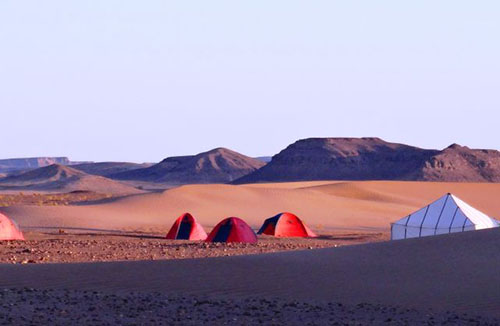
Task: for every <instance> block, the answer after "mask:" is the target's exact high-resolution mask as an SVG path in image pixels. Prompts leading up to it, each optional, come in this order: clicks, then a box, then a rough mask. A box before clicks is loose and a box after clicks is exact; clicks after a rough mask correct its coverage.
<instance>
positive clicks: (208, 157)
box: [110, 148, 265, 184]
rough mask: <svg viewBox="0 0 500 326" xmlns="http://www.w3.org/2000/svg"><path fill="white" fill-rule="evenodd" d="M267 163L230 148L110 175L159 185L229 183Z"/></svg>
mask: <svg viewBox="0 0 500 326" xmlns="http://www.w3.org/2000/svg"><path fill="white" fill-rule="evenodd" d="M264 165H265V163H264V162H262V161H260V160H258V159H254V158H251V157H248V156H245V155H242V154H240V153H237V152H234V151H231V150H229V149H226V148H216V149H213V150H211V151H208V152H204V153H200V154H197V155H192V156H176V157H169V158H166V159H164V160H163V161H161V162H160V163H158V164H155V165H153V166H151V167H148V168H144V169H136V170H131V171H126V172H121V173H117V174H112V175H110V177H111V178H113V179H118V180H135V181H149V182H158V183H172V184H187V183H226V182H231V181H233V180H236V179H238V178H240V177H242V176H244V175H246V174H249V173H251V172H254V171H255V170H257V169H259V168H261V167H262V166H264Z"/></svg>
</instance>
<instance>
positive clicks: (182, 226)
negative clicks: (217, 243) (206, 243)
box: [167, 213, 207, 240]
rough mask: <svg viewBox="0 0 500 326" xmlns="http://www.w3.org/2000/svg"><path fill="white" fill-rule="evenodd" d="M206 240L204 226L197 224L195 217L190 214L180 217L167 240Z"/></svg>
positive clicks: (169, 232)
mask: <svg viewBox="0 0 500 326" xmlns="http://www.w3.org/2000/svg"><path fill="white" fill-rule="evenodd" d="M206 238H207V233H206V232H205V230H204V229H203V226H201V224H199V223H198V222H196V220H195V219H194V217H193V216H192V215H191V214H189V213H184V214H182V215H181V216H179V218H177V219H176V220H175V222H174V225H172V227H171V228H170V231H168V233H167V239H177V240H205V239H206Z"/></svg>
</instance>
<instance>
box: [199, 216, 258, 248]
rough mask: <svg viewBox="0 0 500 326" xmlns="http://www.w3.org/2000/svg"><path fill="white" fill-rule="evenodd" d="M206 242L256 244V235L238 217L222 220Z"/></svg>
mask: <svg viewBox="0 0 500 326" xmlns="http://www.w3.org/2000/svg"><path fill="white" fill-rule="evenodd" d="M207 242H249V243H256V242H257V235H255V232H254V231H253V230H252V228H251V227H250V226H249V225H248V224H247V223H246V222H245V221H243V220H242V219H240V218H238V217H228V218H226V219H225V220H222V221H220V222H219V224H217V225H216V226H215V228H214V229H213V230H212V232H210V234H209V235H208V238H207Z"/></svg>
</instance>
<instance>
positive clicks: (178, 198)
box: [3, 181, 500, 233]
mask: <svg viewBox="0 0 500 326" xmlns="http://www.w3.org/2000/svg"><path fill="white" fill-rule="evenodd" d="M446 192H453V193H455V194H456V195H458V196H459V197H461V198H462V199H464V200H465V201H467V202H468V203H470V204H471V205H473V206H475V207H476V208H478V209H480V210H482V211H484V212H485V213H486V214H489V215H490V216H492V217H497V218H498V217H500V201H499V200H497V194H499V193H500V184H494V183H433V182H394V181H358V182H293V183H277V184H254V185H239V186H236V185H220V184H215V185H189V186H182V187H178V188H174V189H170V190H167V191H165V192H163V193H157V194H145V195H135V196H130V197H126V198H123V199H119V200H117V201H114V202H111V203H106V204H100V205H90V206H67V207H34V206H20V207H9V208H4V209H3V211H5V212H6V213H7V214H9V215H10V216H11V217H12V218H14V219H15V220H16V221H17V222H18V223H19V224H20V225H21V226H24V227H26V226H31V227H33V226H45V227H48V226H51V227H80V228H103V229H124V230H131V229H134V230H149V229H151V230H153V229H154V230H159V231H162V232H163V231H166V230H167V229H168V228H169V227H170V224H171V223H172V222H173V220H174V219H175V218H176V217H177V216H178V215H180V214H181V213H183V212H185V211H189V212H191V213H192V214H194V215H195V216H196V217H197V219H198V220H199V221H200V222H201V223H202V224H203V225H204V226H205V227H207V228H211V227H213V226H214V225H215V224H216V223H217V222H218V221H219V220H220V219H221V218H223V217H227V216H239V217H241V218H244V219H245V220H247V221H248V223H249V224H250V225H251V226H253V227H254V228H258V227H259V226H260V224H261V223H262V221H263V220H264V218H266V217H269V216H271V215H273V214H276V213H278V212H281V211H292V212H294V213H296V214H298V215H299V216H300V217H301V218H302V219H303V220H305V221H306V223H307V224H308V225H310V226H311V227H312V229H313V230H315V231H316V232H318V233H324V232H328V231H330V230H332V229H336V228H346V229H349V228H351V229H368V230H369V229H373V230H377V231H381V230H386V231H388V230H389V223H390V222H392V221H395V220H397V219H399V218H400V217H402V216H404V215H406V214H408V213H410V212H412V211H414V210H416V209H417V208H420V207H421V206H423V205H425V204H427V203H428V202H430V201H431V200H434V199H436V198H438V197H439V196H441V195H443V194H444V193H446Z"/></svg>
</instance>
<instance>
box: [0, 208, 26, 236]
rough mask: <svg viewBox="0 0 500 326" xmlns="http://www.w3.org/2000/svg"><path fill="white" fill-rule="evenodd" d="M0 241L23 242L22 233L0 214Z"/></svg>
mask: <svg viewBox="0 0 500 326" xmlns="http://www.w3.org/2000/svg"><path fill="white" fill-rule="evenodd" d="M0 240H24V236H23V233H22V232H21V231H19V228H18V227H17V225H16V224H15V223H14V222H13V221H12V220H10V219H9V218H8V217H7V216H5V215H3V214H2V213H0Z"/></svg>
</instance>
